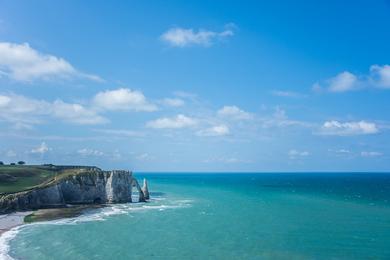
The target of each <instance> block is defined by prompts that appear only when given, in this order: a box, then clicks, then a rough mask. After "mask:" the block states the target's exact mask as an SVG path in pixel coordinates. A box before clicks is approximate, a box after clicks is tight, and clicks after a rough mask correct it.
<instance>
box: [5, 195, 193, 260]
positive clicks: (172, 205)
mask: <svg viewBox="0 0 390 260" xmlns="http://www.w3.org/2000/svg"><path fill="white" fill-rule="evenodd" d="M192 203H193V200H191V199H176V200H175V199H173V200H171V199H168V198H165V197H155V198H152V199H151V200H150V201H149V203H126V204H112V205H109V206H107V207H104V208H101V209H91V210H87V211H86V212H85V213H83V214H82V215H80V216H77V217H74V218H64V219H58V220H49V221H42V222H36V223H31V224H25V225H22V226H18V227H14V228H12V229H10V230H8V231H6V232H4V233H3V234H2V235H1V236H0V260H13V258H12V257H11V256H10V255H9V251H10V242H11V241H12V240H13V239H14V238H15V237H16V236H17V234H18V233H19V232H20V230H21V229H23V228H29V227H32V226H38V225H77V224H79V223H83V222H91V221H105V220H107V219H108V218H109V217H111V216H115V215H124V214H127V215H130V214H131V213H135V212H142V211H150V210H152V211H153V210H155V211H164V210H169V209H177V208H187V207H190V206H191V205H192Z"/></svg>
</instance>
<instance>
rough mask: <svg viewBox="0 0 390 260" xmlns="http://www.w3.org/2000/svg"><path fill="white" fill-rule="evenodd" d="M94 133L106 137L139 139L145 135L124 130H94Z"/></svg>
mask: <svg viewBox="0 0 390 260" xmlns="http://www.w3.org/2000/svg"><path fill="white" fill-rule="evenodd" d="M94 131H95V132H98V133H103V134H107V135H114V136H125V137H141V136H144V135H145V134H144V133H142V132H137V131H132V130H125V129H95V130H94Z"/></svg>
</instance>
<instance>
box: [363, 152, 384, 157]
mask: <svg viewBox="0 0 390 260" xmlns="http://www.w3.org/2000/svg"><path fill="white" fill-rule="evenodd" d="M360 155H361V156H362V157H379V156H382V155H383V153H380V152H366V151H363V152H361V153H360Z"/></svg>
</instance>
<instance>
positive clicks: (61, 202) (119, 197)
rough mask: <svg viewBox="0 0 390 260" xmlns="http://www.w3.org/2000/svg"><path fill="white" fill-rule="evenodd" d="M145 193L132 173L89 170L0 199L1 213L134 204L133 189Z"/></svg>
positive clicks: (141, 198)
mask: <svg viewBox="0 0 390 260" xmlns="http://www.w3.org/2000/svg"><path fill="white" fill-rule="evenodd" d="M133 187H136V189H137V190H138V192H139V201H145V197H144V194H143V192H142V190H141V188H140V186H139V184H138V182H137V180H136V179H135V178H134V177H133V176H132V174H131V172H129V171H101V170H100V169H98V170H94V171H87V172H84V173H79V174H75V175H69V176H66V177H63V178H61V179H60V180H55V181H53V182H52V183H51V184H48V185H45V186H44V187H39V188H35V189H32V190H28V191H23V192H18V193H13V194H7V195H3V196H1V197H0V213H6V212H11V211H16V210H29V209H39V208H50V207H60V206H65V205H66V204H92V203H97V204H100V203H123V202H132V199H131V195H132V188H133Z"/></svg>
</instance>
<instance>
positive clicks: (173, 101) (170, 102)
mask: <svg viewBox="0 0 390 260" xmlns="http://www.w3.org/2000/svg"><path fill="white" fill-rule="evenodd" d="M161 103H162V104H164V105H166V106H169V107H181V106H184V103H185V102H184V100H182V99H180V98H164V99H163V100H162V101H161Z"/></svg>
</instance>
